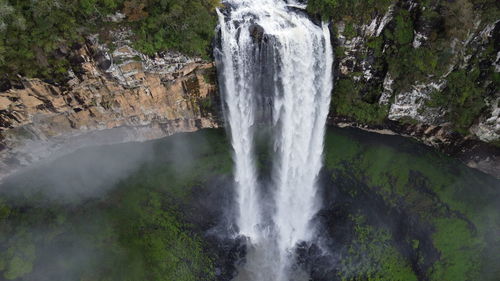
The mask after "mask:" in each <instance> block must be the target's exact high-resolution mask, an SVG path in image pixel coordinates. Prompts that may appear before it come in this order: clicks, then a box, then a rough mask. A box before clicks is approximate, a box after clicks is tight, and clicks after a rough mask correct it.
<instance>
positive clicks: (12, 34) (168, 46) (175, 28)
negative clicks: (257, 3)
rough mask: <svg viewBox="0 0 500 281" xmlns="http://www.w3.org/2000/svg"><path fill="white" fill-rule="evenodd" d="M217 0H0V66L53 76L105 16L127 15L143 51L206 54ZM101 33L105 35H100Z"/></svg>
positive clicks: (11, 73) (102, 25) (104, 25)
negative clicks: (118, 13)
mask: <svg viewBox="0 0 500 281" xmlns="http://www.w3.org/2000/svg"><path fill="white" fill-rule="evenodd" d="M217 4H218V0H148V1H139V0H126V1H124V0H33V1H31V0H21V1H14V0H0V72H1V73H2V77H0V78H11V79H14V78H15V77H16V75H17V74H19V75H23V76H29V77H41V78H46V79H53V78H58V77H61V76H64V75H65V74H66V72H67V71H68V70H69V69H70V67H71V65H70V60H69V59H68V57H67V55H68V52H69V50H70V49H71V48H72V47H74V46H75V44H81V43H83V42H84V40H85V36H87V35H89V34H91V33H105V32H106V31H109V30H111V29H112V28H113V27H114V24H113V23H112V22H111V21H110V20H109V18H108V16H109V15H112V14H114V13H116V12H122V13H124V14H125V15H126V18H125V23H122V24H123V25H128V26H130V27H131V28H132V30H133V31H135V33H136V35H137V38H136V39H135V40H133V41H134V42H135V46H136V47H137V48H139V50H141V51H143V52H146V53H148V54H153V53H155V52H158V51H165V50H178V51H182V52H184V53H186V54H189V55H199V56H207V55H208V54H209V46H210V43H211V39H212V36H213V33H214V28H215V11H214V8H215V7H216V5H217ZM101 39H104V38H101Z"/></svg>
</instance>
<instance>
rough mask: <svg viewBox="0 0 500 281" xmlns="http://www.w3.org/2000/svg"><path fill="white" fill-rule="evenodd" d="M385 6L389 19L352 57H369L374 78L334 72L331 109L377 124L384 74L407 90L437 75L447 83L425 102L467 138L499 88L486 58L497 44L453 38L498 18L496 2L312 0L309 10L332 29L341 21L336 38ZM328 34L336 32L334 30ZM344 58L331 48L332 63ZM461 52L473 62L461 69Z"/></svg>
mask: <svg viewBox="0 0 500 281" xmlns="http://www.w3.org/2000/svg"><path fill="white" fill-rule="evenodd" d="M391 5H393V8H392V9H393V13H392V15H393V19H392V20H391V22H389V23H388V25H387V26H386V27H385V28H384V30H383V32H382V33H381V34H380V35H379V36H373V37H368V38H367V42H366V43H367V44H366V47H367V51H366V52H365V51H361V52H360V53H359V54H355V56H357V58H356V59H357V61H359V62H361V61H363V60H366V59H367V60H368V61H369V62H370V63H371V65H373V67H374V68H373V69H374V72H375V76H376V77H375V79H378V82H373V80H372V81H368V82H366V81H364V80H362V79H360V78H361V77H362V75H363V73H360V72H354V73H350V74H348V75H339V76H338V77H337V79H338V82H337V84H336V89H335V91H334V95H333V103H332V111H333V112H334V113H336V114H338V115H341V116H346V117H350V118H352V119H354V120H356V121H360V122H363V123H381V122H383V121H384V120H385V118H386V117H387V114H388V107H386V106H383V105H380V104H379V103H378V100H379V98H380V95H381V93H382V92H383V89H382V86H383V85H382V81H383V80H384V77H385V75H386V74H387V73H389V74H390V77H391V79H392V80H393V81H394V83H393V85H392V88H393V90H394V92H397V93H401V92H405V91H409V90H411V88H410V87H411V86H412V85H414V84H415V83H417V82H419V83H427V82H428V81H436V80H439V79H440V78H441V77H442V78H444V79H445V80H446V81H447V83H446V85H445V88H444V90H443V91H439V92H438V91H436V93H435V94H434V95H433V97H432V100H431V101H430V102H429V103H428V106H432V107H436V108H444V109H446V111H447V114H446V116H445V119H446V120H444V121H448V122H450V123H451V124H453V126H454V128H455V129H456V130H457V131H458V132H460V133H463V134H464V135H467V134H468V129H469V128H470V126H471V125H472V124H473V122H474V121H476V120H477V118H478V117H479V116H480V115H481V113H482V112H484V109H485V108H486V106H487V102H488V100H490V101H491V100H494V97H493V96H494V95H495V90H494V89H495V88H496V87H498V85H499V82H498V73H495V71H494V66H493V65H491V64H490V65H488V64H487V63H486V62H487V61H490V62H493V61H495V59H496V53H497V52H498V46H496V47H495V46H494V45H495V44H496V43H495V40H494V39H492V40H489V41H488V42H487V44H486V45H485V46H478V45H475V44H470V45H469V46H467V47H466V48H465V49H463V50H459V48H460V47H459V46H460V43H457V42H460V41H462V42H464V41H465V40H466V39H467V36H470V32H471V31H472V30H474V29H475V28H479V29H480V30H481V29H482V28H484V27H485V26H486V24H488V23H491V22H494V21H495V20H496V19H498V18H499V17H500V7H499V2H498V1H494V0H460V1H436V0H425V1H417V6H414V7H413V8H412V9H410V6H409V5H408V2H407V1H396V0H384V1H361V0H355V1H347V0H345V1H344V0H310V1H309V5H308V10H309V12H310V13H312V14H314V15H319V16H321V17H322V18H324V19H333V22H334V23H335V26H337V25H336V24H337V23H339V22H342V23H343V24H345V26H344V29H343V32H342V35H344V36H345V37H346V39H352V38H354V37H357V36H363V34H362V30H361V25H369V24H370V21H371V19H373V16H374V15H384V14H385V13H386V12H387V11H388V10H389V6H391ZM478 17H479V18H480V19H481V22H480V25H479V27H476V26H474V23H475V22H477V18H478ZM421 29H425V30H430V33H429V38H427V39H426V40H425V43H423V44H422V45H421V46H419V47H418V48H415V47H414V46H413V41H414V39H415V38H414V36H415V34H416V31H417V30H421ZM334 32H336V33H337V35H338V34H339V31H338V30H334ZM457 40H458V41H457ZM454 42H455V43H454ZM452 46H456V47H452ZM346 55H347V54H345V52H344V50H343V49H342V48H341V47H337V49H336V57H337V61H339V60H342V59H343V58H345V57H346ZM351 55H352V54H351ZM465 56H471V60H470V61H469V62H468V64H467V65H466V66H463V65H460V64H459V63H458V62H459V61H460V60H461V59H462V58H464V57H465ZM450 72H451V73H450ZM408 121H410V122H413V121H412V120H408Z"/></svg>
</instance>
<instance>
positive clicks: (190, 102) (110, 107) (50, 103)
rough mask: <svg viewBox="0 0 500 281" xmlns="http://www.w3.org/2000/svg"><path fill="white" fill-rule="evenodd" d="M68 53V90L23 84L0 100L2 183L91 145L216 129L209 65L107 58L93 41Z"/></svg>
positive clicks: (125, 54) (170, 57)
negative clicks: (15, 173) (70, 59)
mask: <svg viewBox="0 0 500 281" xmlns="http://www.w3.org/2000/svg"><path fill="white" fill-rule="evenodd" d="M73 52H74V54H73V59H74V60H76V62H77V64H78V66H79V67H75V69H77V70H78V71H77V73H70V76H71V80H69V81H68V82H67V84H66V85H64V86H57V85H53V84H49V83H46V82H44V81H41V80H38V79H23V80H22V83H21V84H19V85H16V86H15V87H12V88H11V89H9V90H7V91H5V92H2V93H0V130H1V131H0V178H2V177H5V176H6V175H8V174H10V173H12V172H13V171H15V170H17V169H19V168H21V167H24V166H27V165H29V164H32V163H36V162H38V161H40V160H43V159H46V158H51V157H54V156H57V155H61V154H64V153H68V152H71V151H74V150H76V149H78V148H81V147H84V146H88V145H100V144H112V143H119V142H128V141H144V140H150V139H156V138H161V137H165V136H168V135H171V134H174V133H177V132H191V131H195V130H198V129H200V128H214V127H219V126H220V120H219V118H218V108H219V98H218V94H217V86H216V82H215V81H216V79H215V77H216V75H215V68H214V65H213V63H211V62H206V61H203V60H200V59H191V58H187V57H185V56H182V55H180V54H175V53H168V54H164V55H163V56H158V57H157V58H153V59H152V58H149V57H146V56H144V55H142V54H140V53H138V52H137V51H135V50H133V49H132V48H130V47H128V46H127V45H124V46H121V47H119V48H117V49H116V50H115V51H114V52H110V51H109V50H108V49H107V48H106V47H105V46H103V45H99V44H98V43H97V42H96V40H92V38H91V39H89V41H88V42H87V44H86V45H84V46H81V48H78V49H76V50H74V51H73Z"/></svg>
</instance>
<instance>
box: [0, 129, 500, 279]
mask: <svg viewBox="0 0 500 281" xmlns="http://www.w3.org/2000/svg"><path fill="white" fill-rule="evenodd" d="M265 151H266V149H262V155H261V156H262V157H260V158H259V160H260V161H261V162H263V163H261V164H262V165H261V166H260V167H262V169H265V168H266V167H268V166H266V159H268V156H266V155H265V153H266V152H265ZM83 155H86V156H88V157H84V156H83ZM117 155H121V156H120V157H118V156H117ZM113 157H114V158H113ZM105 159H115V160H116V161H115V162H109V161H108V162H106V160H105ZM127 159H129V160H130V161H132V162H134V165H128V166H127V167H126V169H122V170H120V171H119V173H111V172H109V171H106V169H109V166H113V165H117V164H116V163H120V162H126V160H127ZM77 160H78V161H80V162H82V163H84V165H83V166H92V167H91V168H89V169H87V172H88V173H85V171H82V170H78V169H75V167H78V168H82V167H83V166H78V165H76V164H75V163H73V162H78V161H77ZM101 162H102V163H101ZM122 164H123V165H125V163H122ZM75 165H76V166H75ZM106 167H107V168H106ZM268 168H269V167H268ZM53 169H58V170H60V171H61V173H59V174H58V175H60V176H61V178H63V179H65V180H64V183H62V184H61V183H57V182H53V181H51V180H50V176H48V175H50V172H51V170H53ZM89 173H90V174H91V175H94V179H95V180H90V179H89V178H88V175H89ZM325 173H326V174H327V175H328V176H329V178H330V179H331V182H327V183H326V184H325V186H324V189H325V190H338V192H340V193H341V194H343V195H342V196H344V197H345V198H344V199H343V200H344V201H345V202H344V203H342V202H339V204H338V205H337V206H335V207H336V208H337V209H338V211H339V212H341V213H345V214H346V216H345V218H344V221H343V224H342V226H343V227H342V228H335V227H336V226H338V225H339V224H338V223H337V224H334V225H333V226H332V227H333V228H332V229H331V231H332V233H337V234H339V233H338V232H344V233H340V234H341V236H344V237H347V239H344V240H342V244H341V245H337V246H338V251H339V253H338V254H339V255H340V256H341V259H340V262H339V263H338V264H337V265H336V266H337V268H335V272H336V273H335V275H334V277H333V278H332V279H329V280H332V281H334V280H342V281H348V280H352V281H353V280H356V281H358V280H384V281H391V280H392V281H409V280H439V281H446V280H450V281H459V280H464V281H465V280H481V281H489V280H491V281H494V280H496V279H495V278H497V277H498V276H500V272H498V269H497V268H498V264H496V262H495V261H496V260H495V257H496V255H497V254H498V252H499V250H500V248H499V245H500V243H499V240H498V239H499V238H498V237H497V235H495V233H498V232H499V230H500V229H499V228H500V226H499V224H498V220H499V218H498V214H499V207H498V204H496V203H498V202H499V193H498V192H499V187H500V186H499V181H498V180H495V179H492V178H491V177H489V176H486V175H484V174H481V173H480V172H477V171H475V170H471V169H468V168H467V167H465V166H464V165H462V164H461V163H458V162H457V161H455V160H453V159H450V158H448V157H446V156H444V155H441V154H439V153H436V152H434V151H432V150H431V149H429V148H427V147H424V146H422V145H420V144H417V143H415V142H413V141H410V140H407V139H403V138H399V137H388V136H380V135H376V134H370V133H364V132H360V131H355V130H344V129H342V130H340V129H329V130H328V131H327V136H326V143H325ZM100 174H102V176H101V175H100ZM231 174H232V161H231V150H230V145H229V143H228V141H227V137H226V135H225V134H224V131H223V130H203V131H201V132H197V133H189V134H181V135H178V136H174V137H169V138H166V139H163V140H159V141H153V142H147V143H132V144H122V145H113V146H106V147H100V148H89V149H84V150H82V151H80V152H77V153H75V154H73V155H69V156H65V157H63V158H61V159H59V160H57V161H56V162H54V163H49V164H46V165H45V166H42V167H39V168H37V169H34V170H31V171H29V172H27V173H26V174H24V175H22V177H20V178H17V179H16V180H12V181H10V182H9V181H7V182H6V183H5V184H4V185H3V186H2V190H3V191H5V190H11V191H12V190H16V192H4V193H2V195H0V280H3V279H5V280H36V281H43V280H131V281H132V280H134V281H135V280H169V281H170V280H176V281H177V280H181V281H182V280H193V281H194V280H196V281H197V280H218V279H217V276H216V274H215V272H216V271H215V264H216V263H217V260H216V259H217V257H218V256H217V255H216V254H214V253H213V252H211V250H210V249H209V247H208V244H207V243H208V242H207V241H206V239H205V237H204V235H203V231H202V230H203V229H206V226H203V227H202V226H200V224H203V223H207V222H205V221H204V220H205V219H206V217H202V218H198V216H199V213H200V210H197V208H198V205H199V204H201V203H202V202H203V200H204V199H205V197H208V196H209V194H211V193H213V192H217V190H218V188H220V187H219V186H217V185H213V184H212V181H213V180H214V179H220V178H226V179H230V178H231ZM106 177H108V178H114V180H111V181H106V184H105V185H99V188H98V189H92V186H91V185H94V184H95V183H96V182H98V181H99V182H101V181H102V180H103V178H106ZM71 180H73V181H71ZM82 183H84V184H82ZM47 185H50V186H47ZM56 185H60V186H57V188H56ZM65 186H67V188H68V189H67V190H69V191H70V192H71V193H72V194H73V195H74V193H76V195H77V196H69V194H68V193H64V192H60V189H59V188H60V187H65ZM72 187H77V188H75V189H72ZM85 187H88V190H86V193H85V192H83V190H84V188H85ZM40 190H45V191H46V192H40ZM219 192H220V191H219ZM325 207H327V206H325ZM327 214H330V213H327ZM207 216H208V215H207Z"/></svg>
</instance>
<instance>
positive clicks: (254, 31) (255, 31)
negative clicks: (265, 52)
mask: <svg viewBox="0 0 500 281" xmlns="http://www.w3.org/2000/svg"><path fill="white" fill-rule="evenodd" d="M248 31H249V32H250V36H251V37H252V39H253V41H254V43H256V44H261V43H262V41H263V39H264V28H262V26H260V25H258V24H252V25H251V26H250V27H249V30H248Z"/></svg>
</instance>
